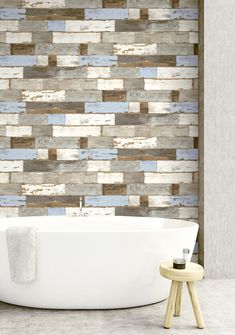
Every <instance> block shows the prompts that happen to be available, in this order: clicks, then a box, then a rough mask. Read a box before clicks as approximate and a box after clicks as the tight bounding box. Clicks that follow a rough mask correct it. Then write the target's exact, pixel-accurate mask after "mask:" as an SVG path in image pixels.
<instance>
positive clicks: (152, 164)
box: [140, 161, 157, 172]
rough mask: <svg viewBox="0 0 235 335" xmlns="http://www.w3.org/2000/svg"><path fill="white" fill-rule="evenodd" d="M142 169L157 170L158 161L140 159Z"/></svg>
mask: <svg viewBox="0 0 235 335" xmlns="http://www.w3.org/2000/svg"><path fill="white" fill-rule="evenodd" d="M140 171H155V172H156V171H157V162H156V161H140Z"/></svg>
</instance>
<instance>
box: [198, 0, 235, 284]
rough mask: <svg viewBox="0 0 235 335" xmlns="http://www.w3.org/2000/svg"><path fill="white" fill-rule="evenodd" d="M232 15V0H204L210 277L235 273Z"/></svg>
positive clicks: (206, 241) (234, 14) (206, 217)
mask: <svg viewBox="0 0 235 335" xmlns="http://www.w3.org/2000/svg"><path fill="white" fill-rule="evenodd" d="M234 17H235V2H234V1H233V0H225V1H220V0H213V1H211V0H205V1H204V91H205V93H204V224H203V226H204V265H205V269H206V276H207V277H211V278H234V277H235V131H234V128H235V93H234V90H235V63H234V60H235V44H234V36H235V35H234V32H235V20H234ZM201 116H203V115H201ZM202 155H203V151H202V154H201V159H203V157H202ZM202 181H203V180H202ZM202 209H203V208H202ZM202 223H203V222H202Z"/></svg>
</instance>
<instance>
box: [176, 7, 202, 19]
mask: <svg viewBox="0 0 235 335" xmlns="http://www.w3.org/2000/svg"><path fill="white" fill-rule="evenodd" d="M170 18H171V19H173V20H174V19H178V20H197V19H198V9H196V8H183V9H173V10H172V11H171V15H170Z"/></svg>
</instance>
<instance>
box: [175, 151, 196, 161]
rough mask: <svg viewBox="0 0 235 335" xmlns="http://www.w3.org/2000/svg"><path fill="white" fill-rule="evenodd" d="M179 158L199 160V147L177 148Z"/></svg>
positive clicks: (177, 157)
mask: <svg viewBox="0 0 235 335" xmlns="http://www.w3.org/2000/svg"><path fill="white" fill-rule="evenodd" d="M176 159H177V160H197V159H198V149H177V150H176Z"/></svg>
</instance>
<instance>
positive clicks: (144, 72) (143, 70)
mask: <svg viewBox="0 0 235 335" xmlns="http://www.w3.org/2000/svg"><path fill="white" fill-rule="evenodd" d="M139 73H140V76H141V77H143V78H157V68H156V67H140V68H139Z"/></svg>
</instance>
